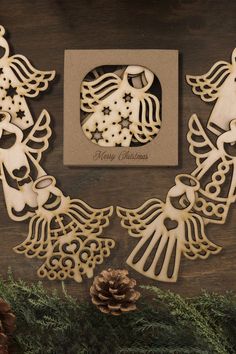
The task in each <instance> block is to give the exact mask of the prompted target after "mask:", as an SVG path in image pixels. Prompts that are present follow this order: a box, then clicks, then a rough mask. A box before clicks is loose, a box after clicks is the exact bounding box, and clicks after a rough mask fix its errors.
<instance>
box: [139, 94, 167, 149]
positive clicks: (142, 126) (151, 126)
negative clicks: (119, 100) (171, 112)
mask: <svg viewBox="0 0 236 354" xmlns="http://www.w3.org/2000/svg"><path fill="white" fill-rule="evenodd" d="M137 127H138V132H137V133H135V134H134V137H135V138H136V139H137V140H138V141H139V142H141V143H146V142H148V141H150V140H152V138H153V135H155V134H157V133H158V131H159V129H160V127H161V118H160V102H159V100H158V98H157V97H156V96H154V95H152V94H150V93H145V97H144V98H143V99H142V100H141V101H140V106H139V123H138V126H137Z"/></svg>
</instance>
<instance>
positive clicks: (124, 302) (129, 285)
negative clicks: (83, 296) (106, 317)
mask: <svg viewBox="0 0 236 354" xmlns="http://www.w3.org/2000/svg"><path fill="white" fill-rule="evenodd" d="M128 274H129V273H128V271H127V270H122V269H111V268H109V269H108V270H104V271H102V272H101V273H100V274H99V275H98V276H97V277H95V279H94V282H93V285H92V286H91V288H90V294H91V298H92V303H93V304H94V305H96V306H97V308H98V309H99V310H100V311H101V312H104V313H110V314H112V315H121V314H122V313H123V312H129V311H134V310H136V305H135V303H136V301H137V300H138V299H139V297H140V293H139V292H138V291H136V290H135V289H134V287H135V285H136V281H135V280H134V279H131V278H129V277H128Z"/></svg>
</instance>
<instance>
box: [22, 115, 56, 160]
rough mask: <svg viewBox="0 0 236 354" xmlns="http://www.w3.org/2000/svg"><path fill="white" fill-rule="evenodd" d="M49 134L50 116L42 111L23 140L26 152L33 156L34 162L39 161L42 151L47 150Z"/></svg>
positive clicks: (50, 132)
mask: <svg viewBox="0 0 236 354" xmlns="http://www.w3.org/2000/svg"><path fill="white" fill-rule="evenodd" d="M51 134H52V131H51V128H50V115H49V113H48V112H47V111H46V110H45V109H44V110H43V111H42V113H41V114H40V116H39V118H38V120H37V121H36V123H35V124H34V126H33V128H32V130H31V131H30V133H29V134H28V136H27V137H26V139H25V140H24V143H25V145H26V148H27V152H29V153H30V154H31V155H33V156H34V158H35V159H36V161H40V159H41V156H42V153H43V151H45V150H47V148H48V145H49V143H48V140H49V138H50V136H51Z"/></svg>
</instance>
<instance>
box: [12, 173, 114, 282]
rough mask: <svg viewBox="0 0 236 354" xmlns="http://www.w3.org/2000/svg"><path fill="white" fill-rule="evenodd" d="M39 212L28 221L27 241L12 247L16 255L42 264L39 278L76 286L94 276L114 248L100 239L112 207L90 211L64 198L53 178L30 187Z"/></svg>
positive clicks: (104, 239) (77, 202)
mask: <svg viewBox="0 0 236 354" xmlns="http://www.w3.org/2000/svg"><path fill="white" fill-rule="evenodd" d="M33 189H34V191H35V193H36V195H37V203H38V209H37V210H36V213H35V216H33V217H32V218H31V220H30V224H29V234H28V237H27V238H26V240H25V241H24V242H23V243H21V244H20V245H19V246H16V247H15V249H14V250H15V251H16V252H17V253H23V254H25V255H26V256H27V257H29V258H33V257H37V258H40V259H43V260H44V263H43V265H42V266H41V267H40V268H39V270H38V275H39V276H40V277H46V276H47V277H48V278H49V279H50V280H54V279H59V280H64V279H66V278H67V277H69V278H73V279H74V280H75V281H77V282H81V281H82V276H84V275H86V276H87V277H88V278H91V277H92V276H93V271H94V268H95V266H96V264H101V263H102V262H103V260H104V258H105V257H108V256H109V255H110V249H111V248H113V247H114V246H115V242H114V241H113V240H112V239H107V238H102V237H99V236H100V235H101V233H102V231H103V229H104V227H107V226H108V224H109V217H110V216H111V214H112V212H113V208H112V207H108V208H104V209H93V208H91V207H90V206H88V205H87V204H86V203H85V202H83V201H82V200H79V199H71V198H70V197H65V196H64V195H63V194H62V192H61V191H60V190H59V189H58V188H57V187H56V180H55V178H54V177H52V176H48V175H46V176H42V177H40V178H39V179H37V180H36V181H35V182H34V184H33Z"/></svg>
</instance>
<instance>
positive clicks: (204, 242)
mask: <svg viewBox="0 0 236 354" xmlns="http://www.w3.org/2000/svg"><path fill="white" fill-rule="evenodd" d="M199 187H200V184H199V182H198V181H197V179H196V178H194V177H192V176H191V175H185V174H182V175H178V176H177V177H176V178H175V185H174V186H173V187H172V188H171V189H170V190H169V192H168V194H167V197H166V201H165V203H163V202H162V201H161V200H159V199H150V200H148V201H147V202H145V203H144V204H143V205H142V206H141V207H139V208H137V209H125V208H122V207H117V214H118V216H119V217H120V218H121V225H122V226H123V227H124V228H126V229H128V232H129V235H130V236H133V237H137V238H140V241H139V242H138V244H137V245H136V247H135V248H134V250H133V251H132V252H131V254H130V256H129V257H128V259H127V264H128V265H129V266H131V267H132V268H134V269H135V270H136V271H137V272H139V273H141V274H143V275H145V276H147V277H149V278H152V279H155V280H159V281H165V282H176V280H177V278H178V273H179V267H180V260H181V256H182V254H183V255H184V256H185V257H187V258H188V259H190V260H194V259H196V258H201V259H206V258H208V256H209V255H210V254H216V253H218V252H220V250H221V247H219V246H217V245H215V244H214V243H213V242H211V241H210V240H209V239H208V238H207V236H206V234H205V229H204V222H203V219H202V217H201V216H199V215H197V214H196V213H195V212H193V211H192V208H193V206H194V203H195V198H196V193H197V191H198V189H199Z"/></svg>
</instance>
